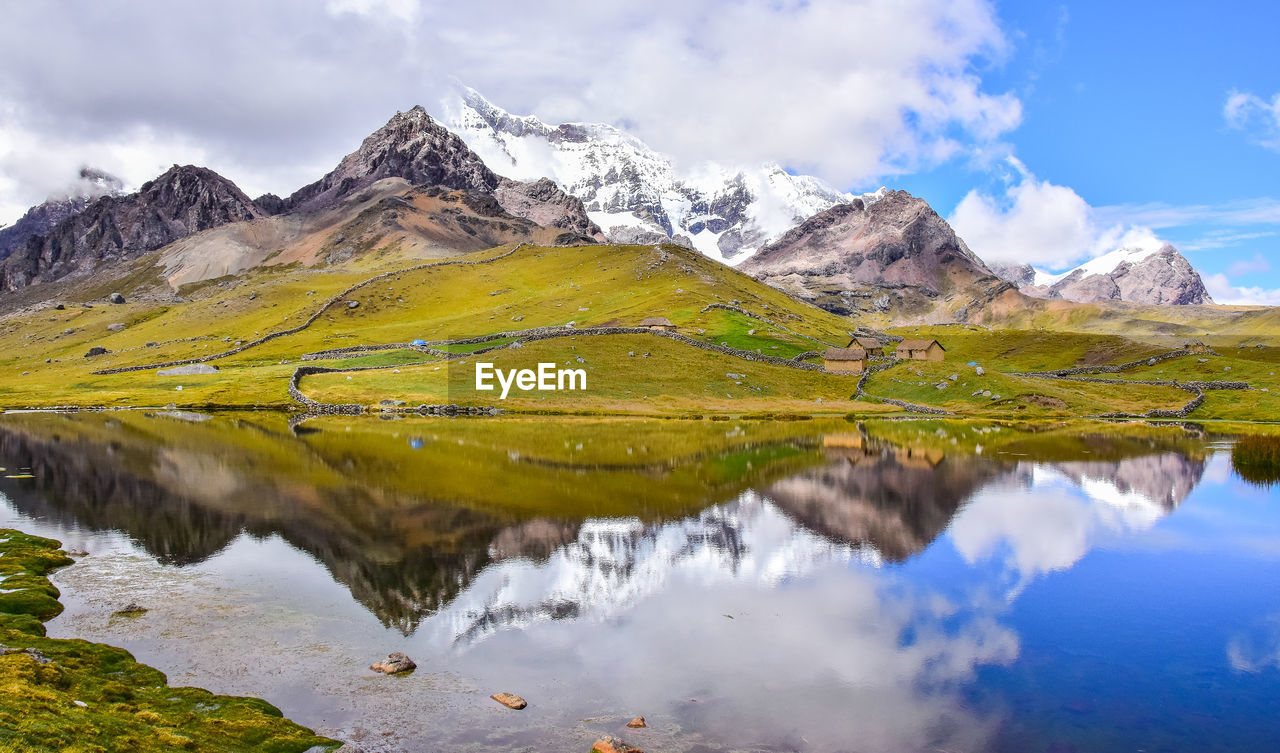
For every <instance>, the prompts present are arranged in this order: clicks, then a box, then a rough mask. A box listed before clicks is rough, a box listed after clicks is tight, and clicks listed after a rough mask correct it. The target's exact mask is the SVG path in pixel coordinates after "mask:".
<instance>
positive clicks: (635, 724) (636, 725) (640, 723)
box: [627, 716, 649, 729]
mask: <svg viewBox="0 0 1280 753" xmlns="http://www.w3.org/2000/svg"><path fill="white" fill-rule="evenodd" d="M627 726H628V727H630V728H631V729H640V728H641V727H648V726H649V725H647V724H645V723H644V717H643V716H637V717H636V718H635V719H632V720H631V721H629V722H627Z"/></svg>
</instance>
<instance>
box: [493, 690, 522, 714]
mask: <svg viewBox="0 0 1280 753" xmlns="http://www.w3.org/2000/svg"><path fill="white" fill-rule="evenodd" d="M489 697H490V698H492V699H493V700H495V701H497V702H498V703H501V704H502V705H503V706H506V707H507V708H509V709H515V710H516V711H519V710H520V709H522V708H524V707H525V706H528V705H529V704H528V703H525V700H524V699H523V698H521V697H520V696H518V695H516V694H515V693H494V694H493V695H491V696H489Z"/></svg>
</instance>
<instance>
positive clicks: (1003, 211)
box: [949, 157, 1164, 269]
mask: <svg viewBox="0 0 1280 753" xmlns="http://www.w3.org/2000/svg"><path fill="white" fill-rule="evenodd" d="M1007 163H1008V164H1009V165H1010V166H1012V167H1013V169H1014V173H1013V174H1012V175H1011V176H1010V177H1009V178H1008V179H1007V186H1006V188H1005V191H1004V194H1003V195H1002V196H993V195H991V194H986V193H983V192H981V191H979V190H977V189H974V190H972V191H970V192H969V193H968V194H967V195H966V196H965V197H964V198H963V199H962V200H961V201H960V203H959V204H958V205H957V206H956V209H955V211H954V212H953V213H952V214H951V217H950V218H949V219H950V222H951V224H952V226H953V227H954V228H955V230H956V232H957V233H958V234H959V235H960V237H961V238H963V239H964V241H965V243H967V244H968V245H969V248H970V249H972V250H973V252H974V253H976V254H977V255H978V256H979V257H981V258H982V259H985V260H988V261H993V262H1006V263H1010V262H1016V263H1020V264H1032V265H1036V266H1045V267H1049V268H1052V269H1062V268H1065V267H1071V266H1074V265H1076V264H1078V263H1079V262H1080V261H1082V260H1084V259H1087V258H1091V257H1095V256H1100V255H1101V254H1104V253H1107V252H1108V251H1113V250H1115V249H1117V248H1134V247H1142V248H1152V247H1154V248H1158V247H1159V246H1160V245H1163V243H1164V242H1163V241H1162V240H1161V239H1159V238H1158V237H1156V235H1155V234H1154V233H1153V232H1152V231H1151V230H1149V229H1147V228H1143V227H1133V226H1129V225H1125V224H1120V223H1117V224H1112V225H1107V226H1104V225H1101V224H1100V223H1099V222H1098V220H1097V217H1096V216H1095V212H1094V209H1093V207H1091V206H1090V205H1089V203H1088V202H1087V201H1085V200H1084V199H1083V198H1082V197H1081V196H1080V195H1079V194H1077V193H1076V192H1075V191H1074V190H1072V189H1071V188H1068V187H1067V186H1059V185H1055V184H1053V183H1050V182H1049V181H1047V180H1039V179H1038V178H1036V176H1035V175H1032V174H1031V172H1030V171H1029V170H1027V168H1026V166H1024V165H1023V164H1022V163H1021V162H1020V161H1018V159H1017V158H1015V157H1008V158H1007Z"/></svg>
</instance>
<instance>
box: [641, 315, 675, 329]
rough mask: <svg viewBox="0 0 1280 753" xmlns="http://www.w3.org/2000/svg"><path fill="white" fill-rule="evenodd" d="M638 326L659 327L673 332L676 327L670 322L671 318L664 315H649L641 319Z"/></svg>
mask: <svg viewBox="0 0 1280 753" xmlns="http://www.w3.org/2000/svg"><path fill="white" fill-rule="evenodd" d="M640 326H641V327H647V328H649V329H660V330H664V331H666V332H674V331H675V329H676V325H674V324H672V323H671V320H670V319H668V318H667V317H665V316H651V317H649V318H648V319H644V320H642V321H641V322H640Z"/></svg>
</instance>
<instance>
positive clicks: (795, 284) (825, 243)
mask: <svg viewBox="0 0 1280 753" xmlns="http://www.w3.org/2000/svg"><path fill="white" fill-rule="evenodd" d="M740 269H741V270H742V271H744V272H747V273H748V274H751V275H754V276H755V277H756V278H757V279H759V280H762V281H764V282H766V283H768V284H770V285H772V286H774V287H776V288H778V289H780V290H783V291H785V292H788V293H790V294H792V295H795V296H797V297H800V298H802V299H806V300H810V301H812V302H814V303H816V304H817V305H819V306H822V307H823V308H826V309H828V310H830V311H833V312H836V313H853V312H858V311H861V312H878V313H886V312H889V311H894V312H896V313H897V314H901V315H906V316H915V317H917V318H923V319H932V320H938V321H946V320H963V319H965V318H966V317H967V316H968V315H969V314H970V313H971V312H972V311H973V310H975V309H976V308H979V307H981V306H983V305H985V304H986V303H987V302H989V301H991V300H992V299H993V298H994V297H995V296H997V295H999V294H1001V293H1002V292H1004V291H1008V290H1012V287H1013V286H1012V285H1011V284H1010V283H1008V282H1006V281H1004V280H1001V279H1000V278H998V277H996V276H995V274H993V273H992V272H991V270H990V269H988V268H987V266H986V265H985V264H983V262H982V260H981V259H979V258H978V257H977V256H975V255H974V254H973V252H972V251H970V250H969V248H968V247H967V246H966V245H965V243H964V241H963V240H961V239H960V238H959V237H958V236H957V235H956V234H955V231H953V230H952V229H951V226H950V225H948V224H947V222H946V220H944V219H942V217H940V216H938V213H937V212H935V211H933V209H932V208H931V207H930V206H929V205H928V204H927V203H926V202H925V201H924V200H922V199H918V198H916V197H914V196H912V195H911V194H909V193H907V192H905V191H889V192H887V193H885V194H884V195H883V197H882V198H879V199H876V200H873V199H871V198H856V199H854V200H853V201H851V202H849V203H847V204H839V205H837V206H834V207H832V208H830V209H828V210H826V211H824V212H820V213H818V214H816V215H814V216H813V217H810V218H809V219H808V220H805V221H804V222H802V223H801V224H800V225H798V226H797V227H795V228H794V229H792V230H790V231H788V232H787V233H786V234H785V235H783V236H782V237H781V238H779V239H778V240H777V241H775V242H774V243H771V244H769V245H767V246H765V247H764V248H762V249H761V250H760V251H759V253H757V254H756V255H755V256H753V257H752V258H750V259H748V260H747V261H746V262H745V263H744V264H743V265H742V266H741V267H740Z"/></svg>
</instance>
